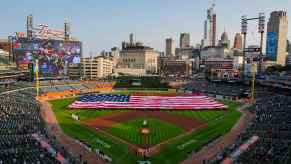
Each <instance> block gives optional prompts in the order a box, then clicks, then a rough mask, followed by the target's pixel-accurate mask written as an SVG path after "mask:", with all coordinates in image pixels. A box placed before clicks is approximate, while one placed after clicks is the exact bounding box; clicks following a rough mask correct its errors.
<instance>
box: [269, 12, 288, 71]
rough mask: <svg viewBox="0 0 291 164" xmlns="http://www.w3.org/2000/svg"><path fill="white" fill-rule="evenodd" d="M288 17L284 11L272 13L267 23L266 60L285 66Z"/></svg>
mask: <svg viewBox="0 0 291 164" xmlns="http://www.w3.org/2000/svg"><path fill="white" fill-rule="evenodd" d="M287 36H288V17H287V12H286V11H273V12H272V13H271V16H270V18H269V21H268V33H267V58H268V59H269V60H271V61H274V62H276V64H280V65H283V66H284V65H285V64H286V58H287V54H288V53H287V51H286V47H287Z"/></svg>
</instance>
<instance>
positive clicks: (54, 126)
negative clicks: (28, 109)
mask: <svg viewBox="0 0 291 164" xmlns="http://www.w3.org/2000/svg"><path fill="white" fill-rule="evenodd" d="M40 104H41V115H42V117H43V119H44V120H45V122H46V126H47V129H48V132H49V134H50V135H51V136H55V137H56V139H57V141H58V142H59V143H60V144H61V145H63V146H64V147H65V149H66V150H67V151H68V152H69V153H70V154H71V155H72V156H73V157H75V158H76V159H79V157H80V155H81V156H82V160H83V161H87V163H88V164H105V163H106V162H105V161H104V160H102V159H101V158H100V157H98V156H97V155H96V153H94V152H90V151H89V150H87V149H86V148H85V147H83V146H82V145H80V144H78V143H77V142H76V141H75V140H74V139H73V138H71V137H69V136H67V135H66V134H64V132H63V131H62V129H61V127H60V126H59V124H58V122H57V119H56V117H55V115H54V113H53V111H52V108H51V105H50V104H49V103H48V102H47V101H41V102H40Z"/></svg>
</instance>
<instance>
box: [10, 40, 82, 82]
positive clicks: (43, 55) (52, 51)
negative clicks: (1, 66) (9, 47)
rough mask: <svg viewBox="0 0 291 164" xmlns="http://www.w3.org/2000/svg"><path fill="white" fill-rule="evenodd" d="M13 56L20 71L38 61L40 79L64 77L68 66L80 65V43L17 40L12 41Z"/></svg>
mask: <svg viewBox="0 0 291 164" xmlns="http://www.w3.org/2000/svg"><path fill="white" fill-rule="evenodd" d="M13 54H14V55H15V60H16V64H17V66H18V68H19V69H20V70H27V69H28V65H29V63H33V64H34V65H35V61H36V59H38V62H39V73H40V76H41V77H53V76H64V75H66V70H67V67H68V66H69V64H71V63H76V64H78V63H80V58H81V55H82V43H81V42H79V41H63V40H44V39H33V40H28V39H27V38H19V39H16V40H14V41H13Z"/></svg>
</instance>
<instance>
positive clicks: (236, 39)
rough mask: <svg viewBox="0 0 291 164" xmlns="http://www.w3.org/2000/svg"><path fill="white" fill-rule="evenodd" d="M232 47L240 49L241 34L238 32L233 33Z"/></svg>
mask: <svg viewBox="0 0 291 164" xmlns="http://www.w3.org/2000/svg"><path fill="white" fill-rule="evenodd" d="M233 48H234V49H239V50H241V49H242V36H241V34H240V33H236V34H235V37H234V43H233Z"/></svg>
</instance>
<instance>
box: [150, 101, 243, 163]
mask: <svg viewBox="0 0 291 164" xmlns="http://www.w3.org/2000/svg"><path fill="white" fill-rule="evenodd" d="M222 103H224V104H225V105H227V106H228V110H227V111H220V112H223V115H221V114H220V112H213V111H200V113H199V114H196V112H193V113H191V114H189V113H188V112H187V113H188V114H185V115H188V116H189V115H190V116H193V117H195V118H198V119H199V118H200V119H202V120H203V119H205V118H207V117H205V116H203V115H207V116H208V118H210V117H209V116H210V115H214V114H213V113H215V114H216V115H217V117H214V118H212V119H209V120H208V121H207V124H208V128H205V129H201V130H199V131H197V132H194V133H192V134H191V135H188V136H185V137H183V138H181V139H179V140H177V141H174V142H172V143H171V144H168V145H165V146H164V147H163V148H162V151H161V153H160V154H158V155H156V156H153V157H151V159H150V160H151V162H153V163H159V162H160V161H163V163H164V164H172V163H179V162H181V161H182V160H184V159H186V158H187V156H188V153H189V152H192V151H199V150H200V149H201V147H203V145H205V144H207V143H209V142H211V141H212V140H214V139H216V138H218V137H220V136H222V135H224V134H225V133H227V132H228V131H229V130H230V129H231V128H232V127H233V125H234V124H235V123H236V122H237V120H238V119H239V118H240V116H241V113H240V112H238V111H237V109H238V108H239V107H240V106H241V104H240V103H238V102H233V101H222ZM177 114H181V113H180V112H177ZM201 114H202V115H201ZM208 118H207V119H208ZM169 157H170V158H169Z"/></svg>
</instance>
